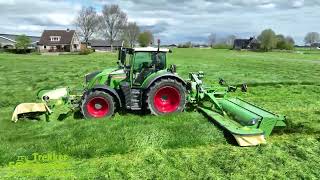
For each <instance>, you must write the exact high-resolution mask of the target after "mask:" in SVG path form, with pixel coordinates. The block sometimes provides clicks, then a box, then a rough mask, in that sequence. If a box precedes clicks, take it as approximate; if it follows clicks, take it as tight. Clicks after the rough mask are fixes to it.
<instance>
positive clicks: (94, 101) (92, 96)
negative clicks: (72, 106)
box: [81, 91, 115, 119]
mask: <svg viewBox="0 0 320 180" xmlns="http://www.w3.org/2000/svg"><path fill="white" fill-rule="evenodd" d="M114 110H115V103H114V100H113V97H112V96H110V95H109V94H108V93H105V92H103V91H92V92H89V93H87V94H86V95H85V96H84V98H83V101H82V104H81V111H82V114H83V116H84V117H85V118H86V119H94V118H96V119H98V118H106V117H111V116H112V115H113V114H114Z"/></svg>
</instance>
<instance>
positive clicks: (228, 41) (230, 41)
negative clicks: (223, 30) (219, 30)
mask: <svg viewBox="0 0 320 180" xmlns="http://www.w3.org/2000/svg"><path fill="white" fill-rule="evenodd" d="M236 39H237V36H235V35H230V36H228V37H227V38H226V40H225V44H226V45H228V46H233V43H234V40H236Z"/></svg>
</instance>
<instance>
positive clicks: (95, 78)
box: [85, 67, 123, 89]
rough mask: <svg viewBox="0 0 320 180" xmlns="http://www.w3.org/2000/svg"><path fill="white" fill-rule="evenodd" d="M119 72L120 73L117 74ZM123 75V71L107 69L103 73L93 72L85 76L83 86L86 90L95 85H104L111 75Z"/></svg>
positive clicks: (116, 68)
mask: <svg viewBox="0 0 320 180" xmlns="http://www.w3.org/2000/svg"><path fill="white" fill-rule="evenodd" d="M119 71H121V72H119ZM119 73H123V69H119V68H118V67H115V68H108V69H105V70H103V71H95V72H92V73H90V74H87V75H86V76H85V84H86V87H87V88H89V89H90V88H92V87H93V86H94V85H96V84H101V83H104V82H106V81H107V80H108V77H109V76H110V75H113V74H119Z"/></svg>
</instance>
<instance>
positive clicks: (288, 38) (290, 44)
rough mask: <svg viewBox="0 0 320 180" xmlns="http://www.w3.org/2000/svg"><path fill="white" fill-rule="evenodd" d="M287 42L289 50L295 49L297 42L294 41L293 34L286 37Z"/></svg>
mask: <svg viewBox="0 0 320 180" xmlns="http://www.w3.org/2000/svg"><path fill="white" fill-rule="evenodd" d="M286 43H287V47H286V49H287V50H293V49H294V45H295V42H294V39H293V38H292V37H291V36H287V37H286Z"/></svg>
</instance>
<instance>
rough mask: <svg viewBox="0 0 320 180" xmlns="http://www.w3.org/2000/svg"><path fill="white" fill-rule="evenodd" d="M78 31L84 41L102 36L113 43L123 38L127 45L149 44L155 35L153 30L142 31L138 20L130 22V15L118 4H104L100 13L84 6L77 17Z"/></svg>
mask: <svg viewBox="0 0 320 180" xmlns="http://www.w3.org/2000/svg"><path fill="white" fill-rule="evenodd" d="M75 25H76V27H77V32H78V34H79V35H80V37H82V39H83V41H84V42H88V41H89V40H90V39H95V38H102V39H104V40H108V41H109V42H110V44H111V48H112V45H113V43H114V42H115V41H117V40H122V41H124V43H125V46H127V47H134V46H135V45H136V44H137V43H139V44H140V46H143V47H145V46H149V45H150V44H152V43H153V41H154V37H153V34H152V32H151V31H148V30H145V31H143V32H141V29H140V27H139V26H138V25H137V23H136V22H128V15H127V14H126V13H125V12H124V11H122V10H121V9H120V7H119V6H118V5H114V4H113V5H104V6H103V8H102V13H101V14H98V13H97V11H96V9H95V8H94V7H83V8H82V9H81V10H80V11H79V13H78V15H77V18H76V21H75Z"/></svg>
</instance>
